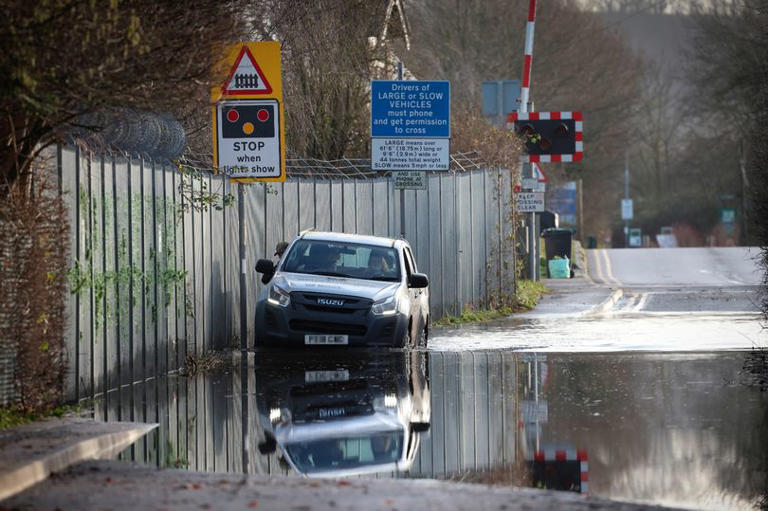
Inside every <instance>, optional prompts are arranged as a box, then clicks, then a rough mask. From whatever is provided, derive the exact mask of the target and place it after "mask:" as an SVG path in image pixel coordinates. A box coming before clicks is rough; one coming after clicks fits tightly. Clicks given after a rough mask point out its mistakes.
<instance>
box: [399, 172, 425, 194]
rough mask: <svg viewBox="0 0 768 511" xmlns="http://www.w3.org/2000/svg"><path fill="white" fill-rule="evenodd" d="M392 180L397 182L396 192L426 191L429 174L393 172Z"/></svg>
mask: <svg viewBox="0 0 768 511" xmlns="http://www.w3.org/2000/svg"><path fill="white" fill-rule="evenodd" d="M392 179H393V181H394V182H395V190H426V189H427V173H426V172H412V171H399V172H397V171H396V172H392Z"/></svg>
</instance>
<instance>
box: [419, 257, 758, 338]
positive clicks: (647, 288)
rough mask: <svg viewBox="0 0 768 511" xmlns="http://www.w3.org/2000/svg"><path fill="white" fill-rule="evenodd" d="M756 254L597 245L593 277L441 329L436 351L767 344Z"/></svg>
mask: <svg viewBox="0 0 768 511" xmlns="http://www.w3.org/2000/svg"><path fill="white" fill-rule="evenodd" d="M757 254H758V250H757V249H754V248H744V247H730V248H675V249H598V250H589V251H588V253H587V266H588V274H587V278H585V279H581V280H579V279H574V280H570V281H558V280H549V281H547V285H548V286H550V287H551V288H553V290H554V292H553V293H552V294H551V295H549V296H547V297H545V299H544V300H543V302H542V304H541V305H540V306H539V307H537V309H536V310H535V311H533V312H532V313H529V314H522V315H519V316H516V317H515V318H511V319H510V320H507V321H502V322H497V323H494V324H485V325H471V326H467V327H464V328H458V329H453V330H444V331H440V332H437V333H436V335H435V336H434V338H433V339H432V340H431V341H430V344H429V345H430V348H432V349H437V350H445V351H464V350H467V349H473V350H477V349H515V350H529V351H556V352H563V351H569V352H605V351H712V350H744V349H752V348H756V347H765V346H768V334H766V332H765V331H764V329H763V325H762V324H761V321H760V319H761V318H760V315H759V305H758V304H759V287H758V285H759V283H760V279H761V274H760V270H759V268H758V266H757V263H756V259H755V258H756V256H757Z"/></svg>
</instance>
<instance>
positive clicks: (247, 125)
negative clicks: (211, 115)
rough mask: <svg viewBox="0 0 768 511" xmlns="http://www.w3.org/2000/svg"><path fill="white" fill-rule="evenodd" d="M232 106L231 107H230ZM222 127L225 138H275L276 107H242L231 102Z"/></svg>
mask: <svg viewBox="0 0 768 511" xmlns="http://www.w3.org/2000/svg"><path fill="white" fill-rule="evenodd" d="M230 105H231V106H230ZM224 119H225V121H224V122H223V123H222V125H221V135H222V137H223V138H273V137H274V136H275V107H274V105H266V104H261V105H240V104H237V103H234V102H230V103H229V104H228V107H227V108H226V110H225V113H224Z"/></svg>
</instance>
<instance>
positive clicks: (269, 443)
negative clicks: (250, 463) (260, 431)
mask: <svg viewBox="0 0 768 511" xmlns="http://www.w3.org/2000/svg"><path fill="white" fill-rule="evenodd" d="M258 447H259V452H260V453H261V454H265V455H266V454H273V453H274V452H275V451H276V450H277V440H275V437H273V436H272V435H270V434H269V433H267V434H266V438H264V441H263V442H260V443H259V446H258Z"/></svg>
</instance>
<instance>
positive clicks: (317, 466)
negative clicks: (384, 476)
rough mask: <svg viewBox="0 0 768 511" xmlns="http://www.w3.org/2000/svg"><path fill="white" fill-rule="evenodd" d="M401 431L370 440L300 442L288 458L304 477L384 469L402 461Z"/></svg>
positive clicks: (357, 438)
mask: <svg viewBox="0 0 768 511" xmlns="http://www.w3.org/2000/svg"><path fill="white" fill-rule="evenodd" d="M401 435H402V432H401V431H393V432H387V433H379V434H375V435H370V436H358V437H348V438H334V439H324V440H315V441H313V442H296V443H292V444H288V445H287V446H286V452H287V453H288V456H290V458H291V459H292V460H293V463H294V465H296V468H298V469H299V471H300V472H302V473H305V474H306V473H311V472H318V471H327V470H343V469H355V468H359V467H363V466H366V465H383V464H387V463H394V462H396V461H398V460H399V459H400V456H401V454H402V451H403V445H402V444H403V443H402V438H401Z"/></svg>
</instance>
